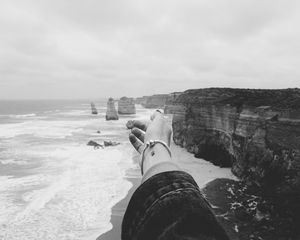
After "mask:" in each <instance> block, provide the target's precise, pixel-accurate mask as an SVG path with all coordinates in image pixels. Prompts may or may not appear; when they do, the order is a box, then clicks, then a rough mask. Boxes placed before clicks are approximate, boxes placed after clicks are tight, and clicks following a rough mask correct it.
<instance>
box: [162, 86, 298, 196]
mask: <svg viewBox="0 0 300 240" xmlns="http://www.w3.org/2000/svg"><path fill="white" fill-rule="evenodd" d="M165 113H171V114H173V121H172V126H173V138H174V142H175V143H176V144H178V145H180V146H182V147H185V148H186V149H187V150H188V151H190V152H192V153H194V154H195V156H196V157H201V158H204V159H206V160H209V161H211V162H213V163H214V164H216V165H220V166H223V167H227V166H231V168H232V172H233V173H234V174H235V175H237V176H238V177H240V178H241V179H243V180H245V181H246V182H248V183H249V184H254V185H258V186H260V187H264V188H265V189H269V190H270V191H273V192H277V193H283V192H285V193H292V192H297V193H299V192H300V174H299V172H300V141H299V136H300V89H281V90H259V89H256V90H254V89H228V88H225V89H224V88H210V89H197V90H188V91H185V92H184V93H182V94H180V95H178V96H175V97H174V98H173V99H172V100H170V101H168V102H167V106H166V107H165Z"/></svg>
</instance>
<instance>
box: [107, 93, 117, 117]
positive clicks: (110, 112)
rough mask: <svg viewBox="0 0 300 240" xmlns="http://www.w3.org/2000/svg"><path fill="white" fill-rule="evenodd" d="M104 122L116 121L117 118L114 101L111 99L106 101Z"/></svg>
mask: <svg viewBox="0 0 300 240" xmlns="http://www.w3.org/2000/svg"><path fill="white" fill-rule="evenodd" d="M105 118H106V120H118V119H119V116H118V113H117V110H116V108H115V101H114V99H113V98H109V99H108V101H107V109H106V116H105Z"/></svg>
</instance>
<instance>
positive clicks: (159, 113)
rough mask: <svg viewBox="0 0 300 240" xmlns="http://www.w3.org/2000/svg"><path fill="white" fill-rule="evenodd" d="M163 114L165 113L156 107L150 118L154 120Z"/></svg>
mask: <svg viewBox="0 0 300 240" xmlns="http://www.w3.org/2000/svg"><path fill="white" fill-rule="evenodd" d="M162 115H163V113H162V112H161V111H160V110H159V109H156V110H155V111H154V113H152V115H151V116H150V119H151V121H153V120H154V119H155V118H156V117H157V116H162Z"/></svg>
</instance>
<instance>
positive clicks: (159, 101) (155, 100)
mask: <svg viewBox="0 0 300 240" xmlns="http://www.w3.org/2000/svg"><path fill="white" fill-rule="evenodd" d="M168 96H169V95H168V94H155V95H152V96H143V97H141V98H136V99H135V102H136V104H141V105H142V106H143V107H144V108H164V106H165V103H166V100H167V98H168Z"/></svg>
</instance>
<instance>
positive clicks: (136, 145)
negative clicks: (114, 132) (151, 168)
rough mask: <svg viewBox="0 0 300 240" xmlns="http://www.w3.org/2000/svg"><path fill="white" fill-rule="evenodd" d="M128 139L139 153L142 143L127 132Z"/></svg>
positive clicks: (141, 149) (142, 146)
mask: <svg viewBox="0 0 300 240" xmlns="http://www.w3.org/2000/svg"><path fill="white" fill-rule="evenodd" d="M129 140H130V142H131V144H132V146H133V147H134V148H135V150H137V151H138V152H139V153H142V152H143V149H144V144H143V143H142V142H141V141H140V140H139V139H138V138H137V137H136V136H134V135H133V134H132V133H130V134H129Z"/></svg>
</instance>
